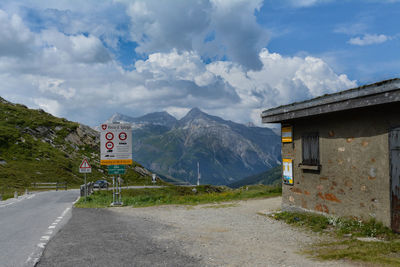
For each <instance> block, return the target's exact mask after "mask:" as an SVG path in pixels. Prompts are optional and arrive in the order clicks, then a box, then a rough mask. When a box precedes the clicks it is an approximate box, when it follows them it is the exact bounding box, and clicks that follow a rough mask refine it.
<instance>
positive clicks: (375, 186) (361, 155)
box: [282, 105, 400, 226]
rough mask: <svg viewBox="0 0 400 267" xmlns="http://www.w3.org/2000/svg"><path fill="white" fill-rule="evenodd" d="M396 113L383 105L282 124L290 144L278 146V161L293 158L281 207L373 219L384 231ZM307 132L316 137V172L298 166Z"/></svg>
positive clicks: (398, 116)
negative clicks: (390, 135)
mask: <svg viewBox="0 0 400 267" xmlns="http://www.w3.org/2000/svg"><path fill="white" fill-rule="evenodd" d="M399 110H400V107H399V106H396V105H385V106H378V107H374V108H362V109H358V110H352V111H347V112H340V113H339V112H338V113H334V114H330V115H324V116H319V117H310V118H307V119H302V120H300V119H297V120H295V121H289V122H286V123H288V124H290V125H292V126H293V143H284V144H283V145H282V158H291V159H293V177H294V185H293V186H290V185H283V200H282V208H283V209H284V210H287V209H303V210H313V211H317V212H322V213H327V214H333V215H337V216H349V217H356V218H362V219H369V218H371V217H373V218H376V219H377V220H379V221H381V222H383V223H384V224H385V225H386V226H390V172H389V165H390V164H389V144H388V131H389V129H390V128H391V127H394V126H399V125H400V111H399ZM307 132H318V133H319V151H320V153H319V155H320V165H321V169H320V171H312V170H304V169H301V168H300V167H299V163H301V161H302V151H301V149H302V147H301V146H302V144H301V136H302V134H303V133H307Z"/></svg>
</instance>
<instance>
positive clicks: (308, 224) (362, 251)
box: [272, 212, 400, 266]
mask: <svg viewBox="0 0 400 267" xmlns="http://www.w3.org/2000/svg"><path fill="white" fill-rule="evenodd" d="M272 217H273V218H275V219H277V220H282V221H284V222H286V223H288V224H291V225H295V226H298V227H302V228H305V229H310V230H312V231H314V232H321V233H327V234H329V235H331V236H333V237H335V240H336V241H332V242H322V243H317V244H314V245H313V246H312V247H311V249H309V250H306V251H305V253H308V254H311V255H312V256H313V257H315V258H318V259H322V260H338V259H348V260H353V261H362V262H368V263H379V264H385V265H397V266H398V265H399V264H400V235H399V234H396V233H394V232H393V231H392V230H391V229H389V228H388V227H385V226H384V225H383V224H382V223H380V222H377V221H376V220H374V219H371V220H369V221H360V220H354V219H347V218H338V217H326V216H323V215H319V214H314V213H298V212H280V213H275V214H274V215H273V216H272ZM360 237H373V238H376V239H375V241H371V242H366V241H360V240H358V239H357V238H360Z"/></svg>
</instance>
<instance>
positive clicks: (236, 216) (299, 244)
mask: <svg viewBox="0 0 400 267" xmlns="http://www.w3.org/2000/svg"><path fill="white" fill-rule="evenodd" d="M280 204H281V198H280V197H277V198H270V199H262V200H247V201H239V202H232V203H229V204H213V205H210V204H208V205H198V206H158V207H148V208H130V207H125V208H113V209H111V211H112V212H113V213H118V214H120V215H122V216H124V217H125V216H128V217H131V218H132V219H133V218H138V217H140V218H142V219H144V220H145V221H149V222H157V223H161V224H163V225H165V226H166V227H165V229H164V231H155V232H154V233H153V234H152V238H153V240H157V242H160V243H168V242H171V241H173V242H174V243H175V244H176V243H178V244H179V250H180V251H181V253H182V254H184V255H188V256H190V257H192V258H193V259H198V260H199V261H198V263H199V265H200V266H354V265H352V264H351V263H349V262H345V261H324V262H321V261H315V260H313V259H310V258H307V257H306V256H304V255H301V254H300V253H299V251H301V250H302V249H304V248H306V247H307V246H308V245H310V244H312V243H314V242H317V241H321V240H322V239H324V238H326V237H323V236H320V235H318V234H315V233H311V232H306V231H299V230H296V229H295V228H292V227H290V226H288V225H286V224H284V223H282V222H279V221H275V220H273V219H270V218H268V217H266V216H262V215H260V214H259V213H264V214H265V213H268V212H271V211H274V210H277V209H279V207H280Z"/></svg>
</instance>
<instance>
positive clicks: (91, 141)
mask: <svg viewBox="0 0 400 267" xmlns="http://www.w3.org/2000/svg"><path fill="white" fill-rule="evenodd" d="M84 157H87V158H88V160H89V163H90V164H91V166H92V173H91V174H88V175H87V179H88V181H95V180H97V179H106V178H108V175H107V171H106V167H104V166H100V164H99V135H98V133H97V132H96V131H94V130H92V129H91V128H89V127H87V126H84V125H80V124H78V123H76V122H71V121H68V120H66V119H63V118H57V117H54V116H52V115H50V114H48V113H46V112H44V111H43V110H32V109H28V108H27V107H25V106H23V105H19V104H13V103H10V102H7V101H5V100H4V99H2V98H0V194H1V193H3V194H6V193H7V192H11V191H14V190H23V189H24V188H26V187H29V186H30V184H31V183H33V182H67V183H68V185H69V186H78V185H80V184H82V183H83V174H80V173H79V164H80V162H81V161H82V159H83V158H84ZM135 167H141V166H140V165H139V164H137V163H134V165H133V166H130V167H129V168H128V171H127V174H126V175H123V179H124V180H125V182H126V183H127V184H141V185H143V184H151V178H150V177H149V176H148V174H149V173H145V172H143V171H139V172H137V171H135V170H134V168H135Z"/></svg>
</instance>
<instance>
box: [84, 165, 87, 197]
mask: <svg viewBox="0 0 400 267" xmlns="http://www.w3.org/2000/svg"><path fill="white" fill-rule="evenodd" d="M84 175H85V202H86V197H87V184H86V172H85V173H84Z"/></svg>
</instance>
